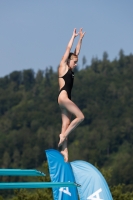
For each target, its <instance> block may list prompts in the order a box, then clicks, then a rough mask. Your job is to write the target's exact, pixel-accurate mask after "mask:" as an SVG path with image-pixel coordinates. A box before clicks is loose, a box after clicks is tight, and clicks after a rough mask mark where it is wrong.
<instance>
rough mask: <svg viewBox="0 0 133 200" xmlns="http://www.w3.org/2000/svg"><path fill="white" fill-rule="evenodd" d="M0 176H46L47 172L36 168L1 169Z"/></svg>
mask: <svg viewBox="0 0 133 200" xmlns="http://www.w3.org/2000/svg"><path fill="white" fill-rule="evenodd" d="M0 176H45V174H44V173H43V172H41V171H38V170H34V169H0Z"/></svg>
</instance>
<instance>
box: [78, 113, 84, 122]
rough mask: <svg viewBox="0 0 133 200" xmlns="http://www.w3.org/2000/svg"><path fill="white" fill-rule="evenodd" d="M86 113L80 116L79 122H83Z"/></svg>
mask: <svg viewBox="0 0 133 200" xmlns="http://www.w3.org/2000/svg"><path fill="white" fill-rule="evenodd" d="M84 118H85V117H84V115H83V114H82V115H81V116H80V117H79V122H80V123H81V122H82V121H83V120H84Z"/></svg>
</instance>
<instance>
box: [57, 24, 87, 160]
mask: <svg viewBox="0 0 133 200" xmlns="http://www.w3.org/2000/svg"><path fill="white" fill-rule="evenodd" d="M78 35H79V41H78V44H77V46H76V49H75V51H74V53H72V52H70V51H71V48H72V45H73V42H74V39H75V38H76V37H77V36H78ZM84 35H85V32H84V33H83V32H82V28H81V29H80V31H79V33H76V29H74V31H73V34H72V37H71V39H70V41H69V43H68V45H67V48H66V52H65V54H64V56H63V57H62V60H61V62H60V65H59V68H58V80H59V88H60V91H59V95H58V104H59V107H60V109H61V117H62V128H61V133H60V135H59V138H60V141H59V144H58V147H60V146H62V151H61V154H62V155H63V156H64V160H65V162H68V149H67V137H68V135H69V134H70V133H71V132H72V131H73V130H74V129H75V128H76V127H77V126H78V125H79V124H80V123H81V122H82V121H83V120H84V115H83V113H82V112H81V111H80V109H79V108H78V107H77V106H76V104H75V103H74V102H72V101H71V90H72V87H73V80H74V72H73V69H74V68H75V67H76V65H77V62H78V55H79V52H80V48H81V44H82V39H83V37H84ZM72 114H73V115H74V116H75V119H74V120H73V121H71V115H72Z"/></svg>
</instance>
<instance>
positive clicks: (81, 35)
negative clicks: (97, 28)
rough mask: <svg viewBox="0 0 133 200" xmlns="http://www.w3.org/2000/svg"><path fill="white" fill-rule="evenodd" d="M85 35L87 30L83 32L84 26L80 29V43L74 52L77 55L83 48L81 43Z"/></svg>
mask: <svg viewBox="0 0 133 200" xmlns="http://www.w3.org/2000/svg"><path fill="white" fill-rule="evenodd" d="M84 35H85V32H84V33H83V32H82V28H81V29H80V31H79V41H78V44H77V46H76V49H75V51H74V53H75V54H76V55H77V56H78V55H79V52H80V49H81V44H82V39H83V37H84Z"/></svg>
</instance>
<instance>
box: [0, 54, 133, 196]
mask: <svg viewBox="0 0 133 200" xmlns="http://www.w3.org/2000/svg"><path fill="white" fill-rule="evenodd" d="M85 64H86V58H85V57H84V59H83V65H84V67H83V69H82V70H76V71H75V83H74V88H73V92H72V100H73V101H74V102H75V103H76V104H77V105H78V106H79V108H80V109H81V110H82V111H83V113H84V115H85V120H84V122H83V123H82V124H81V125H80V126H79V127H78V128H77V129H75V130H74V131H73V133H72V134H70V136H69V140H68V142H69V160H70V161H72V160H76V159H79V160H86V161H88V162H90V163H92V164H94V165H95V164H97V166H98V167H99V168H100V169H103V170H105V171H106V170H107V169H108V168H111V170H112V175H111V176H110V180H109V186H110V187H112V188H113V187H114V189H113V190H114V191H115V192H114V195H115V198H116V200H117V199H118V200H119V199H120V197H117V195H116V193H117V192H118V193H122V194H123V195H124V193H123V188H124V187H125V186H126V189H127V192H129V193H131V191H130V190H129V187H127V186H129V185H130V187H131V188H133V173H132V169H133V157H132V152H133V118H132V113H133V92H132V91H133V79H132V74H133V55H129V56H125V55H124V52H123V50H121V51H120V53H119V59H115V60H113V61H112V62H110V61H109V58H108V54H107V52H104V53H103V60H99V59H98V58H93V59H92V63H91V65H90V66H85ZM57 80H58V76H57V72H54V71H53V69H52V67H50V68H46V70H45V71H42V70H39V71H38V72H37V74H35V73H34V71H33V70H32V69H29V70H24V71H14V72H12V73H11V74H9V75H7V76H5V77H2V78H0V168H38V167H40V166H42V163H43V162H44V161H46V156H45V152H44V151H45V150H46V149H50V148H54V149H57V144H58V139H59V138H58V135H59V133H60V129H61V116H60V109H59V107H58V104H57V96H58V81H57ZM1 181H3V179H2V178H1ZM119 184H120V185H119ZM123 184H125V186H124V185H123ZM22 193H23V192H22ZM24 193H25V194H27V193H26V192H24ZM2 195H3V193H2ZM36 195H37V194H36ZM20 196H21V194H20ZM31 196H32V194H31ZM24 198H27V197H24ZM31 198H32V197H31ZM37 198H38V197H37ZM122 198H125V199H124V200H126V197H124V196H121V199H122ZM129 199H131V198H129Z"/></svg>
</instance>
